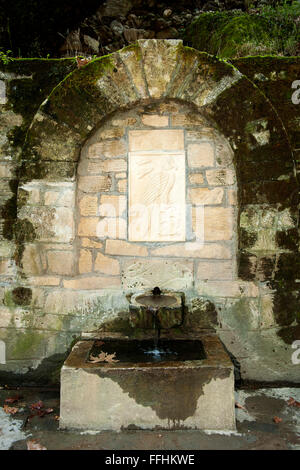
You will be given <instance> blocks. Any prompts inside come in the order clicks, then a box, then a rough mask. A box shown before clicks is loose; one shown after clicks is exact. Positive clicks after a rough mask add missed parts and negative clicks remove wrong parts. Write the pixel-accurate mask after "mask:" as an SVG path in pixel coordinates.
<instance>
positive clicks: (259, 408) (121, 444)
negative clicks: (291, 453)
mask: <svg viewBox="0 0 300 470" xmlns="http://www.w3.org/2000/svg"><path fill="white" fill-rule="evenodd" d="M14 397H17V398H18V399H17V401H15V402H14V403H5V400H6V399H7V398H14ZM291 398H292V399H294V400H295V401H296V402H300V388H299V387H293V388H292V387H290V388H287V387H286V388H259V389H250V388H249V389H243V390H238V391H237V392H236V403H237V404H238V405H237V406H238V407H236V420H237V431H236V432H230V431H227V432H226V431H210V430H205V431H196V430H180V431H172V430H167V431H138V430H135V431H128V430H125V431H122V432H109V431H106V432H99V433H95V432H88V431H84V432H78V431H77V432H74V431H60V430H59V391H58V390H42V389H22V390H12V389H10V390H8V389H6V388H2V389H0V449H1V450H9V449H10V450H26V449H27V446H28V442H29V441H32V440H33V441H34V443H33V445H34V446H35V445H37V446H39V445H40V446H43V447H45V448H46V449H48V450H215V449H219V450H234V449H239V450H291V449H294V450H300V407H299V406H297V403H296V404H295V402H293V400H290V399H291ZM38 402H42V403H38ZM289 403H290V404H289ZM32 404H37V405H35V406H34V407H33V408H31V405H32ZM4 405H7V406H9V407H13V408H17V412H16V413H15V414H10V413H6V412H5V410H4V408H3V406H4ZM46 410H47V411H46ZM52 410H53V411H52ZM7 411H8V410H7ZM10 411H11V410H10ZM13 411H16V410H13ZM276 421H277V422H276Z"/></svg>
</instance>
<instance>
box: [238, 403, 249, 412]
mask: <svg viewBox="0 0 300 470" xmlns="http://www.w3.org/2000/svg"><path fill="white" fill-rule="evenodd" d="M235 407H236V408H239V409H240V410H244V411H247V410H246V408H245V407H244V406H243V405H241V404H240V403H237V402H235Z"/></svg>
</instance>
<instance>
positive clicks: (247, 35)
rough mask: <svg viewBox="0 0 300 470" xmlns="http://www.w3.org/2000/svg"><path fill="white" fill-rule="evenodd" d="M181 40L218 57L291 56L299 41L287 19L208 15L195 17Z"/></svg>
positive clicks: (226, 12)
mask: <svg viewBox="0 0 300 470" xmlns="http://www.w3.org/2000/svg"><path fill="white" fill-rule="evenodd" d="M295 18H296V17H295ZM183 38H184V40H185V41H187V42H188V43H189V44H191V45H192V46H193V47H195V48H196V49H199V50H203V51H207V52H209V53H210V54H214V55H217V56H219V57H226V58H229V57H241V56H246V55H257V54H263V55H265V54H286V55H293V52H294V51H296V49H297V41H299V29H297V26H296V24H295V23H294V21H293V20H292V19H290V18H289V17H288V16H286V17H285V18H279V17H278V18H277V17H276V15H273V16H272V15H267V14H265V15H251V14H248V13H241V12H232V11H225V12H209V13H203V14H201V15H200V16H199V17H197V18H196V19H195V20H194V21H193V22H192V23H191V24H190V25H189V26H188V28H187V29H186V31H185V33H184V35H183Z"/></svg>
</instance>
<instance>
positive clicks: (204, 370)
mask: <svg viewBox="0 0 300 470" xmlns="http://www.w3.org/2000/svg"><path fill="white" fill-rule="evenodd" d="M201 339H202V338H201ZM202 340H203V342H204V348H205V352H206V356H207V358H206V359H205V360H203V361H189V367H188V368H186V367H184V366H182V363H180V362H179V363H178V367H177V366H176V361H175V362H174V361H172V362H165V363H164V368H163V369H161V368H153V367H149V366H148V367H147V366H145V367H142V366H141V365H140V366H139V368H138V370H137V368H136V367H134V363H133V364H132V367H129V368H124V365H122V363H120V364H113V366H111V365H110V364H105V366H104V365H103V364H100V363H98V364H91V363H87V362H86V356H87V354H88V351H89V350H90V349H91V348H92V341H89V342H87V341H85V342H80V343H77V344H76V345H75V347H74V348H73V350H72V352H71V355H70V356H69V358H68V359H67V361H66V363H65V365H64V366H63V368H62V372H61V420H60V427H61V428H77V429H91V430H114V431H119V430H121V429H124V428H125V429H126V428H127V427H130V426H132V425H134V426H135V427H138V428H139V429H155V428H157V427H158V426H159V427H160V428H166V429H170V426H172V428H176V427H178V428H182V427H184V428H186V429H189V428H191V429H195V428H198V429H222V430H224V429H230V430H233V429H235V412H234V376H233V365H232V363H231V362H230V360H229V357H226V356H227V354H226V353H225V351H224V350H223V351H222V346H221V343H219V342H217V341H218V340H217V339H216V337H215V339H214V338H213V337H209V338H208V337H206V338H205V337H203V339H202ZM216 343H217V344H216ZM210 351H211V352H210ZM216 354H217V357H218V364H217V362H216V360H215V359H214V357H215V355H216ZM220 365H221V367H220ZM104 367H105V369H104ZM104 371H105V373H104ZM91 390H92V392H91ZM88 391H89V392H88ZM87 393H88V395H89V398H90V399H89V403H88V404H89V406H88V405H87V404H86V402H85V401H84V399H83V397H84V396H86V394H87ZM165 397H167V399H165ZM116 404H117V405H118V406H117V407H116ZM91 409H92V410H93V412H91ZM95 411H96V412H95ZM170 422H171V423H176V424H172V425H170ZM177 423H178V424H177Z"/></svg>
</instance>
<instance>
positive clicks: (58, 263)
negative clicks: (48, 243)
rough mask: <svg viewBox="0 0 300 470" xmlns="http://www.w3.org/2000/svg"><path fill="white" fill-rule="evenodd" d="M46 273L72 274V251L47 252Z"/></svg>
mask: <svg viewBox="0 0 300 470" xmlns="http://www.w3.org/2000/svg"><path fill="white" fill-rule="evenodd" d="M47 259H48V272H49V273H53V274H64V275H71V274H73V273H74V253H73V252H72V251H48V253H47Z"/></svg>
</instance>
